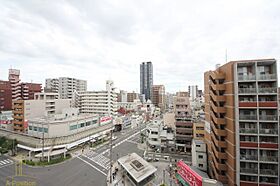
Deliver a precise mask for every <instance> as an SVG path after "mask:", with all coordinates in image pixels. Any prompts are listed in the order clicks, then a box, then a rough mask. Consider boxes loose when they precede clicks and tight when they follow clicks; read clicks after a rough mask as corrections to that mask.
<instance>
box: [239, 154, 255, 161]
mask: <svg viewBox="0 0 280 186" xmlns="http://www.w3.org/2000/svg"><path fill="white" fill-rule="evenodd" d="M242 160H252V161H258V155H240V161H242Z"/></svg>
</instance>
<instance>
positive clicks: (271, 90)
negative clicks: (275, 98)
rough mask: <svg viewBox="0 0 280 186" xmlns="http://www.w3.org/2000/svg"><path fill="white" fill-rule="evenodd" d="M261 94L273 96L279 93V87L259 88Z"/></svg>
mask: <svg viewBox="0 0 280 186" xmlns="http://www.w3.org/2000/svg"><path fill="white" fill-rule="evenodd" d="M259 93H267V94H273V93H277V87H269V88H261V87H260V88H259Z"/></svg>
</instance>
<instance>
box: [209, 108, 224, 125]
mask: <svg viewBox="0 0 280 186" xmlns="http://www.w3.org/2000/svg"><path fill="white" fill-rule="evenodd" d="M210 114H211V117H212V119H213V121H214V123H215V124H217V125H225V124H226V119H225V118H217V117H216V115H215V114H214V113H213V112H212V111H211V112H210Z"/></svg>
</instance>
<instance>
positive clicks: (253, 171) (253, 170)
mask: <svg viewBox="0 0 280 186" xmlns="http://www.w3.org/2000/svg"><path fill="white" fill-rule="evenodd" d="M240 173H249V174H258V168H242V167H241V168H240Z"/></svg>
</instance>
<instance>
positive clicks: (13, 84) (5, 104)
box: [0, 69, 42, 111]
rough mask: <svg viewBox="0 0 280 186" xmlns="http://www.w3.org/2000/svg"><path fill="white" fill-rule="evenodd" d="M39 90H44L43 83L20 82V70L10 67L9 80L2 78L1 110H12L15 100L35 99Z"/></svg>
mask: <svg viewBox="0 0 280 186" xmlns="http://www.w3.org/2000/svg"><path fill="white" fill-rule="evenodd" d="M37 92H42V86H41V84H39V83H23V82H20V71H19V70H17V69H9V77H8V81H3V80H0V111H5V110H12V101H13V100H28V99H34V94H35V93H37Z"/></svg>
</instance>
